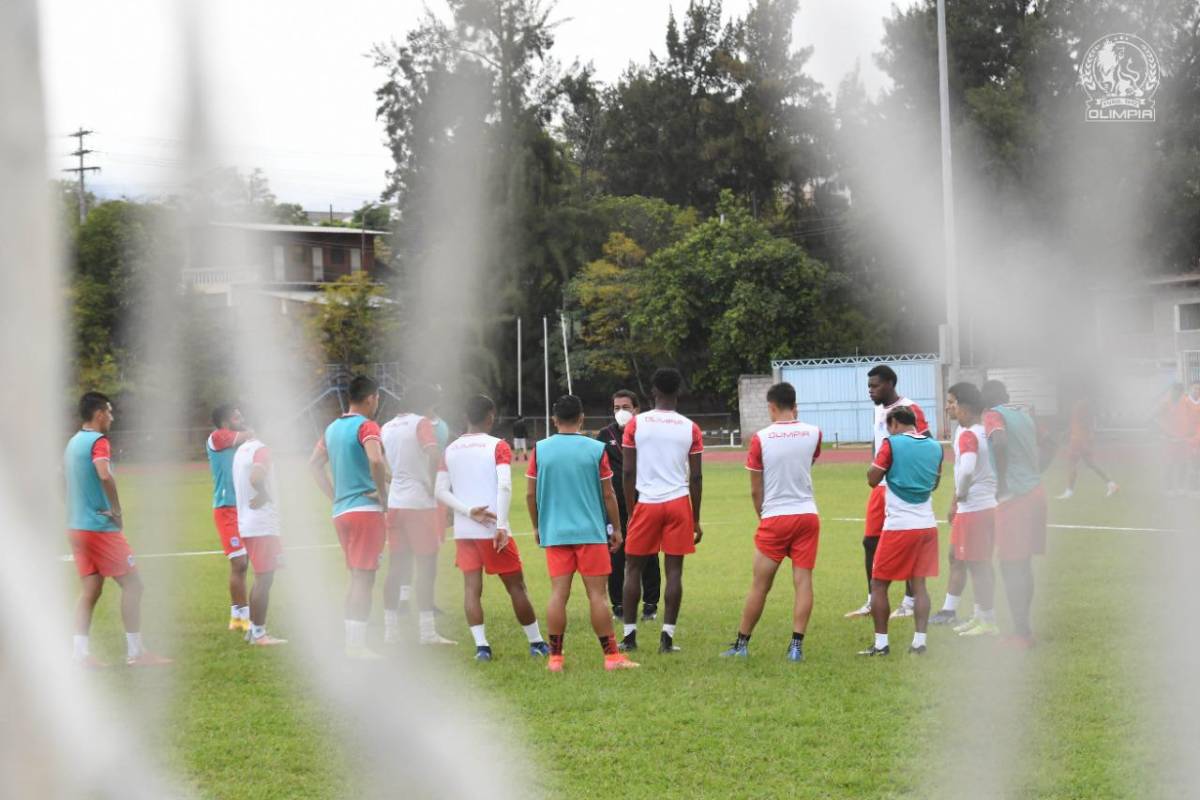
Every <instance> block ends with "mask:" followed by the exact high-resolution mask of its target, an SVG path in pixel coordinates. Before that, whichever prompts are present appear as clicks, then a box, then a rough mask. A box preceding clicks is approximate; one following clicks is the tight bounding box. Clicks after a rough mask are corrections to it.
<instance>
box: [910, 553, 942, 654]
mask: <svg viewBox="0 0 1200 800" xmlns="http://www.w3.org/2000/svg"><path fill="white" fill-rule="evenodd" d="M935 547H936V545H935ZM935 563H936V556H935ZM911 583H912V587H913V592H914V594H913V627H914V633H913V641H912V646H910V647H909V649H908V651H909V652H910V653H924V652H925V634H926V631H927V630H928V627H929V605H930V603H929V589H928V588H927V587H926V586H925V578H924V577H915V578H912V579H911Z"/></svg>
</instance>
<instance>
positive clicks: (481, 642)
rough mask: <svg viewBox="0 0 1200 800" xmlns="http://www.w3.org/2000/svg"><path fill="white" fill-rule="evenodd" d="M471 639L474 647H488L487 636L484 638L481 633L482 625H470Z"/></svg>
mask: <svg viewBox="0 0 1200 800" xmlns="http://www.w3.org/2000/svg"><path fill="white" fill-rule="evenodd" d="M471 637H472V638H473V639H475V646H476V647H487V646H488V640H487V636H485V635H484V633H483V626H482V625H472V626H471Z"/></svg>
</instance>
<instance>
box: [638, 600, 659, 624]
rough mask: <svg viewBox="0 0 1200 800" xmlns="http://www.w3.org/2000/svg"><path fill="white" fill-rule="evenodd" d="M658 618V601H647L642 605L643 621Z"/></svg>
mask: <svg viewBox="0 0 1200 800" xmlns="http://www.w3.org/2000/svg"><path fill="white" fill-rule="evenodd" d="M656 619H658V603H646V605H644V606H642V622H651V621H652V620H656Z"/></svg>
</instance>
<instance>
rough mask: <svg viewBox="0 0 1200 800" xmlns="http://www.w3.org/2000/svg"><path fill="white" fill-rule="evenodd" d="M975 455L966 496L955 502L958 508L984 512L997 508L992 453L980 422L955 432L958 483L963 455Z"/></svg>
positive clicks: (955, 460)
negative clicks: (971, 476) (973, 467)
mask: <svg viewBox="0 0 1200 800" xmlns="http://www.w3.org/2000/svg"><path fill="white" fill-rule="evenodd" d="M971 453H974V454H975V469H974V470H973V472H972V475H973V480H972V481H971V486H970V487H969V488H968V489H967V499H966V500H961V501H959V503H958V509H957V510H958V511H960V512H967V513H970V512H972V511H986V510H987V509H989V508H995V507H996V473H995V471H994V470H993V469H992V454H991V452H990V445H989V444H988V439H987V434H986V433H985V432H984V428H983V424H982V423H977V424H975V425H972V426H971V427H969V428H959V429H958V432H957V433H956V434H955V435H954V479H955V484H957V483H958V479H959V476H960V473H961V472H962V470H963V466H962V461H963V456H965V455H968V454H971Z"/></svg>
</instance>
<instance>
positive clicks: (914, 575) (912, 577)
mask: <svg viewBox="0 0 1200 800" xmlns="http://www.w3.org/2000/svg"><path fill="white" fill-rule="evenodd" d="M887 425H888V438H887V439H885V440H884V441H883V444H882V445H880V447H879V452H878V453H877V454H876V455H875V460H874V461H873V462H871V466H870V467H869V468H868V469H867V483H868V484H869V485H870V486H871V487H872V488H874V487H876V486H879V485H881V484H882V485H884V487H885V489H884V491H885V492H886V494H885V496H884V509H885V517H884V521H883V532H882V533H881V534H880V536H879V546H878V548H877V549H876V550H875V563H874V564H873V565H872V566H871V616H872V617H873V618H874V620H875V643H874V644H873V645H871V647H870V648H868V649H866V650H861V651H859V655H860V656H886V655H888V654H890V653H891V647H890V646H889V645H888V586H890V585H891V582H892V581H912V587H913V592H914V600H915V603H914V609H913V616H914V617H915V620H914V623H915V626H914V627H915V628H916V632H915V633H913V640H912V645H910V646H909V648H908V652H910V653H914V654H917V655H920V654H923V653H924V652H925V647H926V645H925V627H926V625H927V624H928V622H929V592H928V590H927V589H926V588H925V579H926V578H936V577H937V574H938V555H937V550H938V530H937V518H936V517H934V515H933V492H934V490H935V489H937V486H938V482H939V481H940V480H941V477H942V446H941V444H939V443H938V442H937V441H935V440H934V439H933V438H932V437H930V436H929V434H928V433H918V431H917V415H916V414H915V413H913V411H912V409H911V408H905V407H904V406H899V407H897V408H893V409H892V410H891V411H889V412H888V415H887ZM885 477H886V478H888V479H889V480H888V481H887V483H886V484H884V483H883V480H884V478H885Z"/></svg>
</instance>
